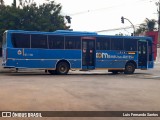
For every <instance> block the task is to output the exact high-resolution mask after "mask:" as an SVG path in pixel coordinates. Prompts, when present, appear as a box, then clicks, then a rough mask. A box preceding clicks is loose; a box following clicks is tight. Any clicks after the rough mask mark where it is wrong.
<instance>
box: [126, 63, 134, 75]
mask: <svg viewBox="0 0 160 120" xmlns="http://www.w3.org/2000/svg"><path fill="white" fill-rule="evenodd" d="M134 71H135V66H134V64H133V63H127V64H126V66H125V70H124V74H133V73H134Z"/></svg>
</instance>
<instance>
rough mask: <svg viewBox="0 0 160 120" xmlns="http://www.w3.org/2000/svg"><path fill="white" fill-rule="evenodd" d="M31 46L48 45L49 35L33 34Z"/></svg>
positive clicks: (42, 46)
mask: <svg viewBox="0 0 160 120" xmlns="http://www.w3.org/2000/svg"><path fill="white" fill-rule="evenodd" d="M31 47H32V48H44V49H46V48H47V47H48V45H47V35H38V34H33V35H31Z"/></svg>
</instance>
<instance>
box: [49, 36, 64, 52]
mask: <svg viewBox="0 0 160 120" xmlns="http://www.w3.org/2000/svg"><path fill="white" fill-rule="evenodd" d="M48 42H49V49H64V36H58V35H49V36H48Z"/></svg>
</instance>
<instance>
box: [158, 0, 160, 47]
mask: <svg viewBox="0 0 160 120" xmlns="http://www.w3.org/2000/svg"><path fill="white" fill-rule="evenodd" d="M158 44H160V0H159V2H158ZM158 46H159V45H158Z"/></svg>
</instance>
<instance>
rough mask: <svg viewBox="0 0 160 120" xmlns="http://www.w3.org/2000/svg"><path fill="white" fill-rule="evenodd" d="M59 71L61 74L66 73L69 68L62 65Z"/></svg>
mask: <svg viewBox="0 0 160 120" xmlns="http://www.w3.org/2000/svg"><path fill="white" fill-rule="evenodd" d="M59 71H60V72H61V73H65V72H67V67H66V66H65V65H61V66H60V68H59Z"/></svg>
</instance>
